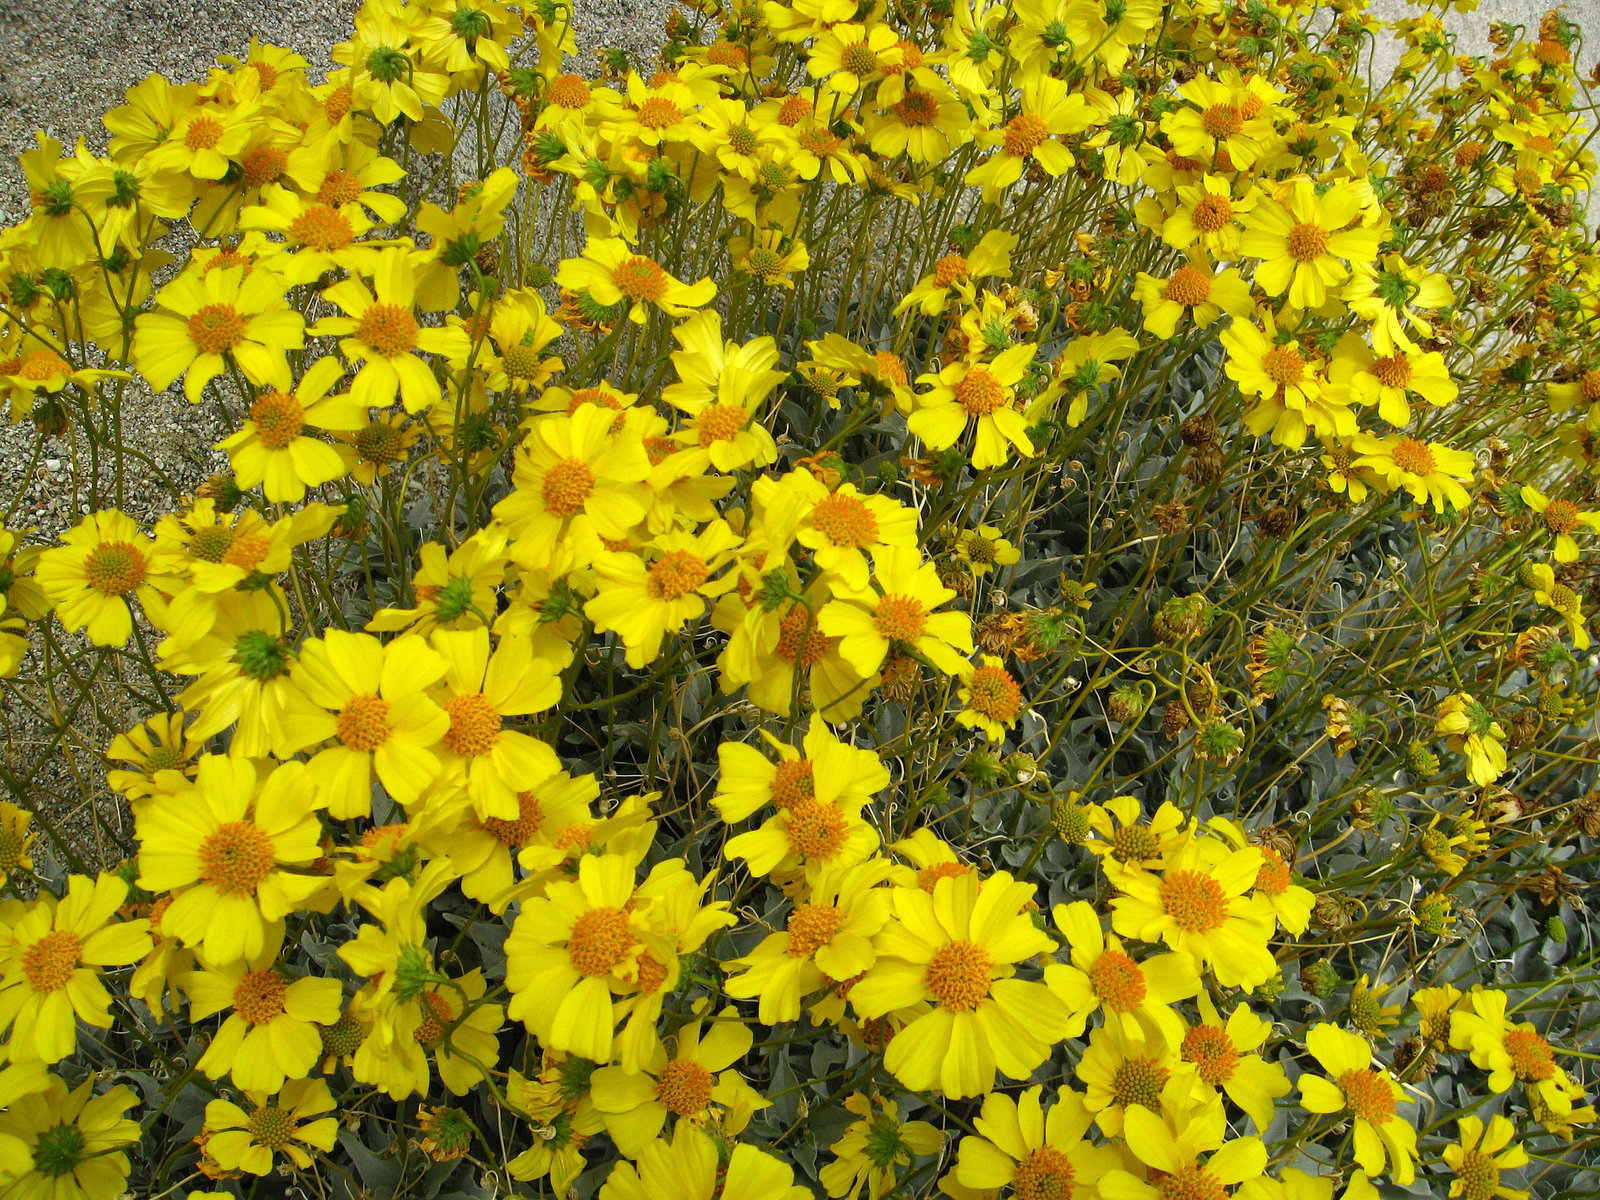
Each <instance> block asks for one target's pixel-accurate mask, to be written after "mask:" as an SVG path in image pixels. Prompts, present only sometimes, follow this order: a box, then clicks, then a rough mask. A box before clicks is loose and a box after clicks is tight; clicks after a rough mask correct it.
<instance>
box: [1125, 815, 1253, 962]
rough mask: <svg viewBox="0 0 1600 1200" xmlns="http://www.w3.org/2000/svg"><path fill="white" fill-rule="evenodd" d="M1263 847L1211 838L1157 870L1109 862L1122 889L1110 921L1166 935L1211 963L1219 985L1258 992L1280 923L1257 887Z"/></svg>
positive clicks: (1133, 933)
mask: <svg viewBox="0 0 1600 1200" xmlns="http://www.w3.org/2000/svg"><path fill="white" fill-rule="evenodd" d="M1261 862H1262V858H1261V851H1260V850H1259V849H1257V848H1256V847H1254V846H1246V847H1241V848H1240V849H1237V850H1232V851H1228V850H1226V849H1225V848H1223V847H1221V846H1219V845H1218V844H1217V843H1216V842H1215V841H1214V840H1203V841H1202V840H1199V839H1196V840H1192V841H1190V842H1189V844H1188V845H1186V846H1184V847H1183V848H1182V849H1180V850H1179V851H1178V852H1177V853H1176V854H1175V855H1173V857H1172V858H1171V860H1170V861H1169V862H1168V863H1167V865H1166V866H1165V868H1164V869H1163V870H1162V871H1161V873H1160V874H1159V875H1157V874H1156V873H1154V872H1150V871H1139V870H1131V869H1129V868H1127V867H1123V866H1113V865H1112V864H1110V863H1107V864H1106V874H1107V876H1108V878H1110V880H1111V881H1112V883H1113V884H1115V885H1116V887H1117V888H1118V889H1119V890H1120V891H1121V892H1122V895H1120V896H1118V897H1116V898H1115V899H1114V900H1112V902H1111V909H1112V926H1113V928H1115V929H1116V931H1117V932H1118V933H1120V934H1122V935H1123V936H1124V937H1133V938H1138V939H1139V940H1140V941H1145V942H1154V941H1157V940H1160V941H1164V942H1166V943H1167V945H1169V946H1171V947H1172V948H1173V949H1174V950H1181V951H1184V952H1186V953H1188V954H1189V955H1191V956H1192V957H1193V958H1194V959H1195V961H1196V962H1197V963H1198V964H1199V965H1201V966H1204V967H1209V968H1210V970H1211V973H1212V975H1213V976H1214V977H1215V978H1216V980H1217V982H1218V983H1221V984H1222V985H1223V986H1225V987H1242V988H1243V989H1244V990H1245V991H1247V992H1248V991H1253V990H1255V988H1256V987H1258V986H1259V985H1261V984H1263V983H1265V982H1266V981H1267V980H1268V979H1270V978H1271V977H1272V976H1273V975H1274V974H1275V973H1276V972H1277V969H1278V964H1277V962H1276V961H1275V960H1274V958H1273V956H1272V952H1271V951H1270V950H1269V949H1268V948H1267V941H1268V939H1269V938H1270V937H1271V936H1272V932H1273V928H1274V926H1275V924H1276V922H1275V921H1274V918H1273V912H1272V908H1271V906H1270V905H1269V904H1268V903H1267V902H1266V900H1264V899H1262V898H1261V897H1257V896H1247V895H1246V894H1245V893H1246V892H1248V891H1250V889H1251V888H1252V887H1254V886H1255V882H1256V876H1257V874H1258V873H1259V872H1260V870H1261Z"/></svg>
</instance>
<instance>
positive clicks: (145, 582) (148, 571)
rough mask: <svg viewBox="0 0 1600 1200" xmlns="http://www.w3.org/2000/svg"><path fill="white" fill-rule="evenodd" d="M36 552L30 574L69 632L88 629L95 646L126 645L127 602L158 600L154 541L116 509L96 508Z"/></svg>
mask: <svg viewBox="0 0 1600 1200" xmlns="http://www.w3.org/2000/svg"><path fill="white" fill-rule="evenodd" d="M61 540H62V542H63V543H65V544H64V545H62V546H59V547H52V548H51V549H48V550H45V551H44V552H43V553H41V554H40V555H39V565H38V567H37V569H36V570H35V573H34V576H35V578H36V579H37V581H38V584H39V586H40V587H41V588H43V589H44V593H45V595H46V596H47V597H48V598H49V600H50V603H51V604H52V605H53V606H54V607H55V611H56V615H57V616H58V617H60V618H61V623H62V624H63V625H65V626H66V627H67V629H68V631H76V630H79V629H83V630H86V631H87V633H88V635H89V640H90V641H91V642H93V643H94V644H95V645H97V646H125V645H127V642H128V639H129V638H130V637H132V636H133V614H132V612H131V611H130V609H129V602H130V600H131V599H132V598H134V597H137V598H138V599H139V600H141V601H142V602H144V603H145V604H146V605H148V604H149V603H151V602H152V601H156V600H159V596H158V593H157V591H156V588H155V586H154V585H155V584H156V583H157V582H158V581H159V580H161V578H162V577H161V576H160V575H159V574H158V573H157V571H156V570H155V569H154V567H155V563H154V562H153V560H152V551H153V549H154V546H153V543H152V542H151V541H150V539H149V538H148V537H146V536H145V535H144V532H143V531H142V530H140V528H139V526H138V525H137V524H135V523H134V520H133V518H132V517H129V516H127V515H125V514H123V513H121V512H117V511H116V510H114V509H113V510H111V511H109V512H94V513H90V514H89V515H88V516H86V517H84V518H83V520H81V521H79V522H78V523H77V525H75V526H73V528H72V529H70V530H68V531H67V532H66V533H64V534H62V535H61Z"/></svg>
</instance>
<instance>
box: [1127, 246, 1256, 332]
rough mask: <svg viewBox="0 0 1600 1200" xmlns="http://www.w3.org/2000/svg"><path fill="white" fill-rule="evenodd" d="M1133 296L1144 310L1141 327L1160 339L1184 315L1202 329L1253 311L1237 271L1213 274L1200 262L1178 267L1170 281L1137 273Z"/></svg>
mask: <svg viewBox="0 0 1600 1200" xmlns="http://www.w3.org/2000/svg"><path fill="white" fill-rule="evenodd" d="M1133 294H1134V298H1135V299H1136V300H1138V301H1139V303H1140V304H1141V305H1143V306H1144V327H1145V328H1146V329H1147V330H1149V331H1150V332H1151V333H1153V334H1155V335H1156V336H1157V337H1158V338H1162V339H1167V338H1170V337H1172V335H1173V334H1174V333H1175V332H1176V331H1177V328H1178V322H1179V321H1180V320H1181V319H1182V318H1183V316H1184V314H1185V313H1187V314H1188V315H1189V316H1190V318H1191V319H1192V320H1193V321H1194V323H1195V325H1196V327H1198V328H1200V329H1204V328H1206V327H1207V326H1210V325H1214V324H1215V323H1216V321H1217V319H1218V318H1219V317H1221V316H1222V314H1223V313H1227V314H1228V315H1229V316H1230V317H1243V316H1245V315H1247V314H1248V313H1249V312H1250V311H1251V309H1252V308H1253V307H1254V302H1253V301H1252V299H1251V297H1250V285H1249V284H1248V283H1246V282H1245V281H1244V280H1243V279H1241V278H1240V277H1239V271H1238V268H1236V267H1228V268H1227V269H1226V270H1223V271H1218V272H1215V273H1213V272H1212V271H1211V270H1210V268H1209V267H1207V266H1206V265H1205V264H1204V262H1203V261H1201V260H1191V261H1190V262H1189V264H1188V265H1187V266H1183V267H1179V268H1178V269H1177V270H1176V271H1174V272H1173V273H1172V276H1171V278H1169V279H1157V278H1155V276H1153V275H1150V274H1147V273H1146V272H1144V271H1140V272H1139V275H1138V278H1137V279H1136V280H1135V281H1134V285H1133Z"/></svg>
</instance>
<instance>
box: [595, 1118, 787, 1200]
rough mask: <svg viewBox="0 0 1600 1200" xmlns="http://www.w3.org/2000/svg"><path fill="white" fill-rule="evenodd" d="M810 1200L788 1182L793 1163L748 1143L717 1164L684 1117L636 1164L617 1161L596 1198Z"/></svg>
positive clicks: (712, 1147)
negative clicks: (668, 1139)
mask: <svg viewBox="0 0 1600 1200" xmlns="http://www.w3.org/2000/svg"><path fill="white" fill-rule="evenodd" d="M713 1198H715V1200H811V1191H810V1189H809V1188H805V1187H802V1186H801V1185H799V1184H797V1183H795V1182H794V1168H793V1167H791V1166H789V1165H788V1164H787V1163H785V1162H781V1161H779V1160H778V1159H776V1158H774V1157H773V1156H772V1155H770V1154H767V1153H765V1152H763V1151H761V1150H758V1149H757V1148H756V1147H755V1146H752V1145H751V1144H750V1143H748V1142H739V1143H737V1144H736V1145H735V1146H734V1147H733V1150H732V1152H731V1153H730V1154H729V1155H728V1159H727V1162H726V1163H723V1161H722V1158H721V1156H720V1155H719V1153H718V1144H717V1142H716V1141H714V1140H713V1139H712V1137H711V1136H710V1135H709V1134H707V1133H703V1132H701V1131H700V1130H699V1129H696V1128H695V1127H694V1126H693V1125H690V1124H688V1123H687V1122H686V1123H684V1124H683V1125H680V1126H679V1127H678V1129H677V1130H676V1131H675V1132H674V1134H673V1136H672V1140H671V1141H670V1142H668V1141H666V1140H664V1139H657V1140H656V1141H653V1142H651V1143H650V1144H649V1145H648V1146H646V1147H645V1148H644V1149H643V1150H641V1151H640V1152H639V1157H638V1160H637V1164H635V1163H630V1162H626V1161H623V1162H619V1163H617V1165H616V1166H614V1167H613V1168H612V1169H611V1173H610V1174H609V1175H607V1176H606V1181H605V1183H604V1184H603V1185H602V1186H601V1188H600V1200H713Z"/></svg>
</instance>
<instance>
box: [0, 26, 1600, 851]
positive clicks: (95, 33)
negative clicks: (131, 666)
mask: <svg viewBox="0 0 1600 1200" xmlns="http://www.w3.org/2000/svg"><path fill="white" fill-rule="evenodd" d="M356 7H357V5H356V4H355V3H354V2H353V0H66V3H65V4H63V3H62V0H0V159H3V160H4V163H5V164H6V165H4V166H0V226H3V225H7V224H11V223H13V222H15V221H17V220H20V219H22V218H23V217H25V216H26V215H27V212H28V201H27V192H26V187H25V185H24V181H23V177H22V173H21V171H20V169H18V168H17V166H16V165H15V163H16V156H17V155H18V154H19V153H20V152H22V151H24V150H27V149H30V148H31V147H32V146H33V145H34V144H35V143H34V136H35V131H37V130H41V129H42V130H44V131H45V132H47V133H49V134H50V135H51V136H53V137H55V138H57V139H58V140H59V141H61V142H62V143H63V144H65V145H67V146H71V145H72V144H73V143H75V142H76V141H77V140H78V139H79V138H83V139H85V140H86V141H87V143H88V145H89V147H90V149H91V150H95V151H101V150H103V149H104V146H105V131H104V128H103V127H102V126H101V124H100V120H99V117H100V114H102V113H104V112H105V111H106V110H108V109H110V108H112V107H115V106H116V105H117V104H119V103H121V101H122V96H123V92H124V91H125V90H126V89H127V88H128V87H129V86H131V85H132V84H134V83H136V82H138V81H139V80H140V79H143V78H144V77H145V76H146V75H148V74H150V73H151V72H154V71H160V72H162V73H164V74H165V75H167V76H168V78H170V79H173V80H190V79H198V78H200V77H202V76H203V75H204V74H205V72H206V69H207V68H208V66H209V65H210V64H211V62H212V61H213V59H214V57H215V56H216V55H218V54H236V55H240V56H242V55H243V54H245V52H246V51H247V49H248V46H249V42H250V37H251V35H252V34H254V35H255V36H257V37H259V38H261V39H262V40H263V41H267V42H271V43H273V44H276V45H282V46H288V47H292V48H293V49H295V50H297V51H298V52H299V53H301V54H303V55H305V56H306V58H308V59H309V60H310V62H311V64H312V75H313V78H320V76H321V74H322V72H324V71H325V70H327V68H328V67H330V66H331V65H332V60H331V58H330V49H331V47H332V46H333V45H334V44H335V43H336V42H339V41H342V40H344V39H345V38H347V37H348V36H349V33H350V19H351V16H352V14H353V13H354V12H355V9H356ZM576 7H577V9H578V25H579V30H578V36H579V43H580V45H579V58H578V69H580V70H587V69H588V68H590V67H592V66H593V65H594V63H595V57H594V52H595V50H596V49H598V48H600V47H602V46H604V47H615V46H621V47H623V48H625V49H627V50H629V51H630V52H632V53H633V55H634V56H635V58H636V59H638V60H645V61H647V60H648V59H649V58H650V57H651V56H652V55H653V53H654V51H655V49H656V47H657V46H658V45H659V44H660V40H661V37H662V33H661V31H662V23H663V20H664V19H665V17H666V14H667V12H668V11H669V9H670V7H671V5H670V0H576ZM1379 7H1380V11H1382V12H1384V13H1385V14H1386V15H1402V14H1403V13H1404V12H1405V11H1406V10H1405V7H1404V5H1403V4H1401V3H1400V2H1399V0H1381V2H1380V5H1379ZM1545 7H1546V6H1545V5H1543V4H1539V3H1530V2H1529V0H1483V2H1482V4H1481V5H1480V7H1479V8H1478V9H1477V10H1476V11H1475V12H1473V13H1470V14H1464V15H1460V14H1458V15H1454V16H1452V17H1451V22H1452V24H1453V26H1454V27H1455V28H1457V29H1458V30H1459V31H1460V32H1461V34H1462V43H1461V49H1462V50H1463V51H1466V52H1469V53H1482V52H1484V51H1485V50H1486V49H1487V45H1488V43H1487V37H1486V34H1487V30H1488V28H1489V24H1490V23H1491V22H1492V21H1509V22H1512V23H1522V24H1527V25H1530V26H1536V25H1537V23H1538V20H1539V16H1540V14H1541V13H1542V12H1543V11H1544V8H1545ZM1567 11H1568V14H1569V15H1570V16H1571V17H1572V18H1573V19H1575V20H1577V21H1579V22H1580V23H1582V24H1586V25H1593V24H1595V18H1596V17H1597V16H1600V0H1585V2H1584V3H1580V4H1575V5H1570V6H1569V7H1568V10H1567ZM1397 54H1398V52H1397V51H1396V52H1394V53H1393V54H1391V55H1388V56H1380V60H1379V61H1380V63H1382V62H1384V60H1385V58H1387V59H1388V61H1390V62H1392V61H1394V58H1395V57H1396V56H1397ZM1584 57H1585V60H1587V58H1588V57H1589V56H1588V55H1585V56H1584ZM1589 65H1590V64H1589V62H1588V61H1585V62H1584V63H1583V64H1582V66H1583V67H1585V68H1586V67H1587V66H1589ZM123 414H124V419H123V428H124V431H125V440H126V443H127V445H129V446H130V447H131V448H132V449H134V450H135V451H138V452H140V453H142V454H144V455H147V456H148V457H149V459H150V460H151V461H152V462H153V463H155V464H156V465H157V466H158V467H159V469H160V473H161V474H164V476H165V481H163V479H162V478H160V477H159V475H158V473H157V472H156V471H154V470H148V471H142V472H140V471H133V472H130V473H129V474H128V476H127V482H128V490H127V494H126V495H125V497H124V500H123V507H124V508H125V510H126V511H128V512H129V513H130V514H132V515H134V516H135V517H137V518H140V519H143V520H149V519H151V518H153V517H154V516H156V515H158V514H160V513H162V512H165V511H169V510H170V508H171V507H172V504H171V499H172V496H173V493H174V490H177V491H187V490H189V489H192V488H193V487H194V486H195V485H196V484H197V483H199V482H200V481H201V480H202V479H204V478H205V477H206V476H207V475H209V474H210V473H212V472H213V471H215V470H217V469H219V468H220V467H222V466H225V465H226V460H225V459H224V458H223V457H222V456H220V455H219V454H218V453H217V452H216V451H214V450H213V449H212V444H213V443H214V442H215V441H216V440H217V439H218V438H219V437H220V436H221V435H222V431H221V430H220V429H219V428H218V425H217V422H216V419H215V417H214V415H213V414H212V413H210V412H209V411H208V410H205V409H198V410H191V409H190V408H189V406H188V405H186V404H184V403H183V402H182V400H181V399H180V400H174V399H172V398H170V397H166V398H158V397H155V396H152V395H151V394H150V393H149V392H148V391H147V390H141V391H133V392H131V393H130V395H129V397H128V399H127V400H126V402H125V403H124V405H123ZM31 432H32V431H31V428H30V427H28V426H26V425H24V426H17V427H9V426H0V511H4V509H5V508H6V507H8V506H9V504H10V502H11V500H12V499H13V497H15V496H17V494H18V493H19V492H21V493H22V495H21V500H20V503H19V505H18V507H17V510H16V515H15V518H14V523H15V524H18V525H23V526H34V527H36V528H37V530H38V531H39V534H40V535H41V536H44V537H47V538H48V537H52V536H54V535H55V534H57V533H59V532H60V531H62V530H63V529H66V528H69V527H70V526H71V525H73V524H74V523H75V522H76V520H77V519H78V517H79V516H81V515H82V513H83V512H84V511H85V510H84V506H83V505H82V503H81V502H80V501H79V500H78V498H77V496H76V495H75V488H74V478H75V473H76V472H79V471H83V470H86V469H87V468H88V465H89V464H88V459H87V453H86V448H85V446H84V445H82V444H81V443H78V444H73V443H71V442H70V440H64V441H58V442H53V443H51V444H50V447H49V448H48V449H46V451H45V453H44V455H43V456H41V462H40V463H39V465H38V469H36V470H33V471H32V472H31V475H32V478H31V480H30V479H29V476H30V470H29V464H30V454H31V450H32V437H31ZM101 690H102V692H103V694H102V695H100V696H97V698H96V699H97V703H99V704H101V705H104V706H106V707H103V708H101V709H99V710H97V711H96V712H95V713H93V714H91V713H88V712H84V711H77V712H71V713H68V712H63V711H61V710H60V709H59V708H57V707H56V706H55V705H53V704H52V702H51V700H50V698H49V697H48V695H47V694H46V693H45V691H44V690H43V687H42V685H36V686H35V687H33V688H30V689H29V696H28V700H29V702H31V703H32V704H33V705H34V706H35V707H34V710H33V711H29V710H28V709H27V708H25V707H24V706H23V705H22V704H18V705H16V706H13V708H11V709H9V710H7V711H5V712H3V713H0V757H3V758H4V759H5V760H6V762H7V764H8V765H9V766H10V767H11V769H13V770H16V769H22V770H24V771H26V772H32V773H33V775H32V784H31V788H32V792H33V799H34V802H35V804H36V806H37V807H38V808H39V809H40V810H41V812H46V813H49V814H51V818H52V819H53V820H54V821H55V822H56V823H57V824H59V825H60V826H61V827H62V829H63V831H64V832H66V833H67V834H68V835H69V836H70V838H71V839H72V840H73V841H74V842H76V843H77V844H78V845H79V846H80V847H81V848H82V849H83V850H84V851H86V852H88V853H89V854H92V855H95V856H97V857H101V858H102V859H104V858H105V857H107V856H108V855H109V856H110V857H113V858H114V857H115V854H114V852H113V847H112V845H111V843H110V841H108V840H105V839H107V838H115V837H116V836H118V835H119V833H121V832H123V831H124V830H125V828H126V826H125V821H126V815H125V814H124V813H123V812H121V811H120V810H119V809H118V808H117V806H116V805H115V804H114V803H111V802H110V801H111V800H112V798H111V797H110V796H109V794H108V793H107V792H106V791H105V788H104V784H103V782H102V772H101V769H100V764H99V763H98V762H97V761H96V760H95V758H94V757H93V748H94V747H97V746H103V745H105V744H106V742H107V741H108V740H109V738H110V737H111V735H112V733H114V732H115V731H116V730H119V729H122V728H125V727H126V726H127V725H129V724H132V723H133V722H134V721H136V720H138V719H140V718H141V717H142V716H143V715H144V714H143V713H142V712H131V711H119V710H118V708H116V707H115V705H116V704H117V703H118V699H117V696H118V694H119V693H120V689H115V688H111V687H107V688H105V689H101ZM52 710H54V715H51V714H52ZM62 727H67V728H68V729H70V730H71V731H72V734H73V735H74V736H75V737H77V738H79V739H81V749H82V752H80V753H77V754H76V756H75V757H74V755H73V754H71V753H64V752H62V751H60V750H54V751H53V750H52V748H53V747H54V745H55V743H56V741H57V739H58V736H59V735H58V732H57V731H58V730H59V729H61V728H62ZM34 764H36V765H37V770H36V771H35V770H34V766H33V765H34Z"/></svg>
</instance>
